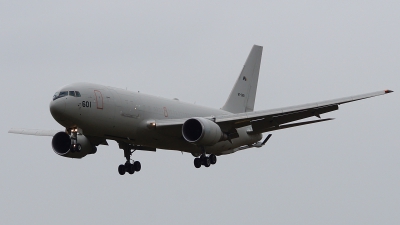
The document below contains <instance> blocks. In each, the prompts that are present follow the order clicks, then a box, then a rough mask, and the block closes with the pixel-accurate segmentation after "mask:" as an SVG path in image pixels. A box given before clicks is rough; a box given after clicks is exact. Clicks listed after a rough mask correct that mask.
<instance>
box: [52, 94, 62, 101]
mask: <svg viewBox="0 0 400 225" xmlns="http://www.w3.org/2000/svg"><path fill="white" fill-rule="evenodd" d="M59 94H60V92H56V93H55V94H54V95H53V101H54V100H56V99H57V98H58V95H59Z"/></svg>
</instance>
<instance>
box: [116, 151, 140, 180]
mask: <svg viewBox="0 0 400 225" xmlns="http://www.w3.org/2000/svg"><path fill="white" fill-rule="evenodd" d="M123 150H124V156H125V158H126V162H125V164H121V165H119V166H118V173H119V174H120V175H124V174H125V173H126V172H127V173H129V174H134V173H135V172H139V171H140V170H141V169H142V165H141V164H140V162H139V161H133V160H131V155H132V153H133V152H134V151H135V150H132V148H131V146H130V145H126V146H123ZM131 161H132V163H131Z"/></svg>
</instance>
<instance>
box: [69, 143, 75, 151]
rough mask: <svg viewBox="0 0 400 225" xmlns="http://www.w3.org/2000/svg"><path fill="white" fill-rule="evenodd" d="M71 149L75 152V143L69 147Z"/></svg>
mask: <svg viewBox="0 0 400 225" xmlns="http://www.w3.org/2000/svg"><path fill="white" fill-rule="evenodd" d="M69 150H70V151H71V152H75V145H74V144H72V145H71V147H69Z"/></svg>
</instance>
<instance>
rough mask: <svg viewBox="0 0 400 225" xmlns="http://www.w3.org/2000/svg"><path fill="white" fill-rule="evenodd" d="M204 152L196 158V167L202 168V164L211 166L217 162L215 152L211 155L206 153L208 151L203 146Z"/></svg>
mask: <svg viewBox="0 0 400 225" xmlns="http://www.w3.org/2000/svg"><path fill="white" fill-rule="evenodd" d="M202 152H203V153H202V154H201V156H200V157H199V158H195V159H194V167H196V168H200V167H201V166H202V165H203V166H205V167H210V166H211V165H214V164H215V163H217V156H215V155H214V154H210V155H209V156H207V155H206V151H205V150H204V148H202Z"/></svg>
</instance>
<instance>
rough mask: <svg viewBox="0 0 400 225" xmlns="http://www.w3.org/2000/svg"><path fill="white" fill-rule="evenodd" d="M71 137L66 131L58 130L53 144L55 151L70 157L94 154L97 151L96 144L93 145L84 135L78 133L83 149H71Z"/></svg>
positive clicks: (79, 142)
mask: <svg viewBox="0 0 400 225" xmlns="http://www.w3.org/2000/svg"><path fill="white" fill-rule="evenodd" d="M71 143H72V140H71V137H70V136H69V135H68V134H67V133H65V132H58V133H57V134H55V135H54V136H53V139H52V140H51V145H52V147H53V150H54V152H55V153H57V154H58V155H60V156H64V157H68V158H83V157H85V156H86V155H88V154H94V153H96V151H97V148H96V146H94V145H92V144H91V143H90V141H89V139H87V138H86V137H85V136H84V135H81V134H78V135H77V143H78V144H80V145H81V146H82V149H81V151H79V152H78V151H74V152H73V151H71Z"/></svg>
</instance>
